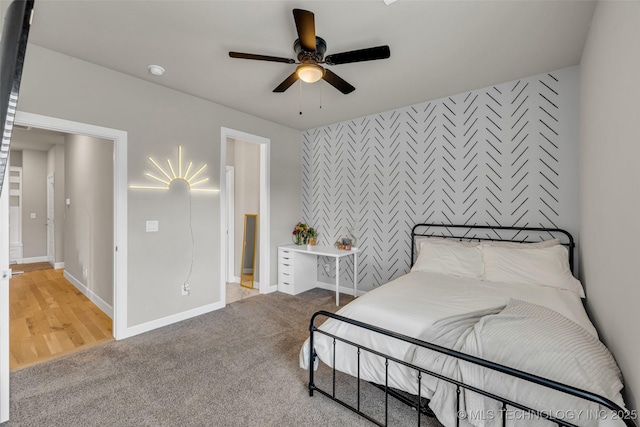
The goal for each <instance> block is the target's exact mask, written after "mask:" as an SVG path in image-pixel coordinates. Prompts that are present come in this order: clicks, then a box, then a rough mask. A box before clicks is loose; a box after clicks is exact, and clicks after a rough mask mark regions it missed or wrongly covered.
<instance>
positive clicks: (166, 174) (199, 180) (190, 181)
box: [129, 146, 220, 192]
mask: <svg viewBox="0 0 640 427" xmlns="http://www.w3.org/2000/svg"><path fill="white" fill-rule="evenodd" d="M149 161H150V162H151V164H153V165H154V166H155V167H156V169H157V170H158V171H159V172H160V174H157V172H156V174H155V175H154V174H153V173H150V172H147V173H145V175H146V176H148V177H149V178H151V179H153V180H155V181H157V182H159V183H161V184H164V185H131V186H129V188H140V189H146V190H168V189H169V188H171V184H172V183H173V182H174V181H178V180H179V181H184V182H186V183H187V185H188V186H189V190H191V191H207V192H218V191H220V190H217V189H215V188H195V187H196V186H198V185H202V184H204V183H206V182H208V181H209V178H207V177H203V176H200V173H201V172H202V171H203V170H204V169H205V168H206V167H207V164H206V163H205V164H203V165H202V166H200V168H198V169H197V170H196V171H195V172H193V173H192V174H191V175H189V174H190V173H191V169H192V167H193V162H189V164H188V165H187V167H186V169H185V168H184V167H183V164H182V146H178V161H177V163H176V166H177V171H176V168H174V166H173V164H172V163H171V160H169V159H167V166H166V167H167V169H165V168H163V167H162V166H160V165H159V164H158V162H156V161H155V160H153V159H152V158H151V157H149Z"/></svg>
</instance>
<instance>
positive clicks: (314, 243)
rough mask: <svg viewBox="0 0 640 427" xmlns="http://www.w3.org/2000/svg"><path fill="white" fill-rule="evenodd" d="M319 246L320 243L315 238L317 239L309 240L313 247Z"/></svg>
mask: <svg viewBox="0 0 640 427" xmlns="http://www.w3.org/2000/svg"><path fill="white" fill-rule="evenodd" d="M317 244H318V243H317V241H316V238H315V237H311V238H309V245H311V246H315V245H317Z"/></svg>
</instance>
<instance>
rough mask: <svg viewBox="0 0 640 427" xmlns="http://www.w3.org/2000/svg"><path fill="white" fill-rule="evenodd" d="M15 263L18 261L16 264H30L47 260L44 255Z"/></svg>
mask: <svg viewBox="0 0 640 427" xmlns="http://www.w3.org/2000/svg"><path fill="white" fill-rule="evenodd" d="M17 261H18V262H17V264H32V263H34V262H47V261H49V260H48V259H47V257H46V255H45V256H32V257H29V258H22V259H19V260H17Z"/></svg>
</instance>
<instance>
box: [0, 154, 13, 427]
mask: <svg viewBox="0 0 640 427" xmlns="http://www.w3.org/2000/svg"><path fill="white" fill-rule="evenodd" d="M7 161H8V160H7ZM3 182H4V184H3V185H4V190H3V191H2V194H0V241H2V242H6V243H3V244H1V245H0V422H5V421H8V420H9V278H10V277H11V270H10V269H9V187H10V185H9V168H6V169H5V178H4V181H3Z"/></svg>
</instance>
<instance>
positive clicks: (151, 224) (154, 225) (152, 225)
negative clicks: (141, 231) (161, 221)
mask: <svg viewBox="0 0 640 427" xmlns="http://www.w3.org/2000/svg"><path fill="white" fill-rule="evenodd" d="M156 231H158V221H147V233H152V232H156Z"/></svg>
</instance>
